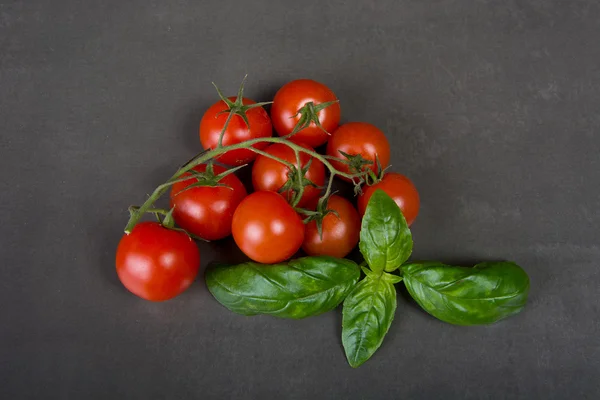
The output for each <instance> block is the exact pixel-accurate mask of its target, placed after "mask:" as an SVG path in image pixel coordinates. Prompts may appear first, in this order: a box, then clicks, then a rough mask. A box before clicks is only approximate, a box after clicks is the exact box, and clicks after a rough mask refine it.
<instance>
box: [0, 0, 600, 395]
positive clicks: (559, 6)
mask: <svg viewBox="0 0 600 400" xmlns="http://www.w3.org/2000/svg"><path fill="white" fill-rule="evenodd" d="M599 38H600V6H599V5H598V2H597V1H594V0H579V1H576V0H572V1H559V0H556V1H550V0H536V1H520V0H508V1H484V0H479V1H467V0H464V1H459V0H456V1H451V0H446V1H441V0H440V1H433V0H429V1H425V0H419V1H417V0H410V1H409V0H387V1H379V2H375V1H370V2H360V1H309V0H304V1H302V2H299V1H293V2H283V1H278V2H276V1H270V2H269V1H256V0H254V1H243V2H242V1H239V2H235V3H234V2H228V1H183V0H171V1H157V0H151V1H148V0H143V1H142V0H130V1H124V0H104V1H88V2H84V1H75V0H71V1H69V0H59V1H47V0H29V1H0V118H1V143H0V146H1V158H0V167H1V168H0V185H2V186H1V190H0V193H1V196H2V201H1V202H0V215H1V216H2V220H1V224H0V235H1V247H2V252H1V254H0V267H1V270H0V271H1V272H0V304H2V306H1V307H0V310H1V311H0V316H1V320H0V339H1V342H0V397H2V398H62V399H66V398H73V399H80V398H98V399H104V398H130V399H149V398H157V399H159V398H185V397H189V398H202V399H213V398H214V399H219V398H235V399H270V398H281V399H288V398H289V399H327V398H344V399H376V398H403V399H404V398H413V399H436V398H444V399H463V398H467V399H487V398H489V399H503V398H507V399H513V398H517V399H567V398H569V399H573V398H577V399H579V398H589V399H592V398H598V396H599V395H600V387H599V385H600V373H599V368H600V362H599V360H600V354H599V344H600V338H599V333H600V332H599V331H600V330H599V317H600V315H599V306H600V302H599V295H598V291H599V288H598V286H599V284H600V276H599V274H598V267H599V265H598V262H599V261H600V246H599V243H598V225H599V222H600V215H599V213H598V209H599V208H600V186H599V184H600V179H599V177H600V172H599V171H600V163H599V151H600V132H599V130H600V109H599V106H600V92H599V89H600V67H599V64H600V46H599V42H598V39H599ZM245 73H248V74H249V81H248V90H247V95H248V96H249V97H251V98H253V99H256V100H259V101H266V100H269V99H271V98H272V96H273V94H274V93H275V91H276V90H277V89H278V88H279V87H280V86H281V85H282V84H284V83H285V82H286V81H289V80H291V79H296V78H301V77H309V78H313V79H316V80H319V81H322V82H324V83H326V84H327V85H329V86H330V87H331V88H332V89H333V90H334V91H335V92H336V94H337V95H338V97H339V98H340V100H341V105H342V113H343V120H344V121H349V120H358V121H369V122H371V123H374V124H376V125H378V126H379V127H380V128H382V129H383V130H385V131H386V133H387V134H388V137H389V138H390V141H391V143H392V145H393V157H392V163H393V166H394V169H395V170H397V171H399V172H402V173H404V174H406V175H408V176H409V177H410V178H412V179H413V180H414V182H415V184H416V185H417V187H418V188H419V190H420V193H421V197H422V209H421V214H420V216H419V218H418V219H417V222H416V224H415V225H414V229H413V232H414V240H415V253H414V257H415V258H418V259H423V258H429V259H440V260H443V261H446V262H460V263H466V264H471V263H473V262H476V261H481V260H494V259H505V258H507V259H512V260H515V261H517V262H518V263H519V264H521V265H522V266H524V268H525V269H526V270H527V272H528V273H529V274H530V276H531V280H532V289H531V297H530V301H529V304H528V307H527V308H526V309H525V311H524V312H523V313H522V314H520V315H518V316H516V317H514V318H511V319H508V320H506V321H504V322H501V323H499V324H497V325H493V326H490V327H475V328H462V327H454V326H450V325H446V324H443V323H441V322H438V321H436V320H434V319H433V318H431V317H429V316H428V315H427V314H425V313H424V312H422V311H420V310H419V309H418V308H417V307H416V306H415V305H414V303H411V302H410V301H408V300H407V298H406V295H405V294H404V295H401V296H400V298H399V306H398V311H397V314H396V319H395V322H394V324H393V326H392V328H391V330H390V332H389V334H388V335H387V337H386V339H385V342H384V344H383V346H382V348H381V349H380V350H379V352H378V353H377V354H376V355H375V356H374V357H373V358H372V359H371V360H370V361H369V362H368V363H367V364H365V365H364V366H363V367H361V368H360V369H358V370H353V369H351V368H350V367H349V366H348V365H347V363H346V360H345V357H344V354H343V351H342V348H341V340H340V323H341V316H340V313H339V312H337V311H336V312H331V313H328V314H326V315H322V316H319V317H315V318H310V319H307V320H302V321H286V320H278V319H272V318H267V317H254V318H245V317H242V316H238V315H235V314H232V313H230V312H228V311H227V310H225V309H224V308H222V307H221V306H219V305H218V304H217V303H216V301H215V300H213V298H212V297H211V296H210V294H209V293H208V292H207V290H206V287H205V285H204V283H203V282H202V279H200V280H199V282H198V283H196V284H195V285H194V286H193V287H192V288H191V289H190V290H189V291H188V292H186V293H185V294H184V295H182V296H180V297H178V298H177V299H175V300H172V301H169V302H166V303H162V304H154V303H150V302H145V301H142V300H139V299H138V298H136V297H134V296H133V295H131V294H129V293H128V292H127V291H126V290H125V289H124V288H123V287H122V286H121V285H120V283H119V281H118V279H117V277H116V273H115V271H114V253H115V248H116V245H117V243H118V241H119V238H120V236H121V232H122V228H123V227H124V225H125V222H126V219H127V213H126V208H127V206H128V205H129V204H131V203H138V204H139V203H141V202H142V201H143V200H144V198H145V195H146V194H147V193H149V192H150V191H151V190H152V189H153V188H154V187H155V186H156V185H157V184H159V183H161V182H162V181H164V180H165V179H166V178H167V177H168V176H169V175H170V174H171V173H172V172H173V171H174V169H175V168H176V166H177V165H179V164H180V163H181V162H183V161H185V160H187V159H188V158H189V157H190V156H191V155H193V154H194V153H196V152H197V151H198V150H199V149H200V145H199V141H198V137H197V126H198V121H199V120H200V118H201V115H202V113H203V111H204V110H205V109H206V108H207V107H208V106H209V105H210V104H212V103H213V102H214V101H215V100H216V97H215V93H214V91H213V89H212V87H211V85H210V82H211V81H213V80H214V81H215V82H217V83H219V84H220V85H221V87H222V88H223V90H224V91H226V92H227V93H233V92H234V91H235V89H236V88H237V85H238V83H239V81H240V80H241V78H242V77H243V75H244V74H245ZM232 248H233V245H232V244H231V242H230V241H225V242H222V243H216V244H210V245H205V244H203V245H202V246H201V251H202V258H203V263H202V264H203V266H204V265H206V263H208V262H209V261H211V260H213V259H215V258H218V259H225V258H231V257H228V256H229V253H231V252H230V250H231V249H232ZM233 258H235V257H233ZM401 293H404V292H401Z"/></svg>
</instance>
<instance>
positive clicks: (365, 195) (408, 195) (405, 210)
mask: <svg viewBox="0 0 600 400" xmlns="http://www.w3.org/2000/svg"><path fill="white" fill-rule="evenodd" d="M362 189H363V192H362V194H361V195H360V196H358V211H359V212H360V215H364V214H365V210H366V209H367V204H368V203H369V199H370V198H371V196H372V195H373V193H375V191H376V190H377V189H381V190H383V191H384V192H386V193H387V194H388V196H390V197H391V198H392V199H394V201H395V202H396V204H398V207H400V210H402V214H403V215H404V218H405V219H406V223H407V224H408V225H409V226H410V225H411V224H412V223H413V222H414V220H415V218H417V214H419V205H420V201H419V192H417V188H416V187H415V185H413V183H412V182H411V181H410V179H408V178H407V177H405V176H404V175H401V174H398V173H395V172H389V173H387V174H385V176H384V177H383V179H382V180H381V181H380V182H378V183H376V184H374V185H372V186H363V188H362Z"/></svg>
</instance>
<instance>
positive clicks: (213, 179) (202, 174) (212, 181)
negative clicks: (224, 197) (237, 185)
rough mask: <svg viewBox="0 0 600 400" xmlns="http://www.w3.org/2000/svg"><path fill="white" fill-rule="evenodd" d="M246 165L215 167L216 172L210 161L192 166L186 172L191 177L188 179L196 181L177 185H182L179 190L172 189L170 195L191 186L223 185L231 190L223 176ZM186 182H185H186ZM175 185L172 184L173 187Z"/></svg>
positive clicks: (174, 194)
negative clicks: (203, 165)
mask: <svg viewBox="0 0 600 400" xmlns="http://www.w3.org/2000/svg"><path fill="white" fill-rule="evenodd" d="M245 166H246V164H244V165H238V166H237V167H234V168H228V169H225V168H223V167H220V166H219V167H217V168H218V170H219V173H218V174H215V167H214V166H213V164H212V163H208V164H206V167H205V168H198V167H199V166H198V167H196V168H193V169H191V170H190V171H189V172H188V174H189V175H191V179H189V180H190V181H191V180H193V179H195V180H196V182H194V183H190V184H185V183H184V184H183V185H179V186H184V187H183V188H182V189H181V190H178V191H175V190H173V192H174V193H173V194H172V196H173V197H175V196H178V195H179V194H181V193H183V192H185V191H187V190H190V189H193V188H197V187H205V186H206V187H224V188H228V189H231V190H233V188H232V187H231V186H229V185H228V184H227V183H226V181H227V180H226V179H225V177H226V176H228V175H231V174H233V173H234V172H235V171H237V170H238V169H241V168H244V167H245ZM186 183H187V182H186ZM175 186H177V185H174V187H175Z"/></svg>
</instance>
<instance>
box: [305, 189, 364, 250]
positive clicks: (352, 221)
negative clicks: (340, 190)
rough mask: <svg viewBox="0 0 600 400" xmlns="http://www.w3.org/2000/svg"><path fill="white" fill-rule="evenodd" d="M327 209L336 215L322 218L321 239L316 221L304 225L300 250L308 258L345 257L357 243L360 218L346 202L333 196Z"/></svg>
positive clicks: (339, 197) (350, 204) (332, 214)
mask: <svg viewBox="0 0 600 400" xmlns="http://www.w3.org/2000/svg"><path fill="white" fill-rule="evenodd" d="M327 208H328V209H330V210H334V211H336V212H337V214H338V215H335V214H334V213H329V214H327V215H326V216H325V218H323V222H322V230H323V237H322V238H321V236H320V235H319V232H318V230H317V223H316V221H312V222H309V223H308V224H307V225H306V234H305V236H304V243H302V249H303V250H304V252H305V253H306V254H308V255H310V256H321V255H323V256H332V257H339V258H342V257H345V256H347V255H348V253H350V252H351V251H352V249H353V248H354V247H355V246H356V244H357V243H358V239H359V236H360V216H359V215H358V212H357V211H356V209H355V208H354V206H353V205H352V203H350V202H349V201H348V200H346V199H344V198H343V197H341V196H337V195H333V196H331V197H330V198H329V201H328V202H327Z"/></svg>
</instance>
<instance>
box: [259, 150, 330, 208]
mask: <svg viewBox="0 0 600 400" xmlns="http://www.w3.org/2000/svg"><path fill="white" fill-rule="evenodd" d="M296 145H297V146H300V147H302V148H304V149H310V150H312V149H311V148H310V147H309V146H307V145H305V144H303V143H298V144H296ZM324 183H325V166H324V165H323V163H322V162H321V161H319V160H317V159H315V158H314V157H311V156H310V155H309V154H306V153H304V152H300V151H296V150H295V149H292V148H291V147H289V146H286V145H284V144H281V143H275V144H273V145H271V146H269V147H267V148H266V149H265V150H264V151H261V153H260V155H259V156H258V157H257V158H256V161H255V162H254V165H253V166H252V185H253V187H254V190H257V191H258V190H268V191H274V192H279V193H281V194H282V196H284V197H285V198H286V199H287V200H288V202H289V203H290V204H291V205H292V206H293V207H305V206H306V205H307V204H308V203H309V202H311V201H312V200H314V199H316V198H317V197H319V194H320V193H321V188H322V186H323V184H324Z"/></svg>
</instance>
